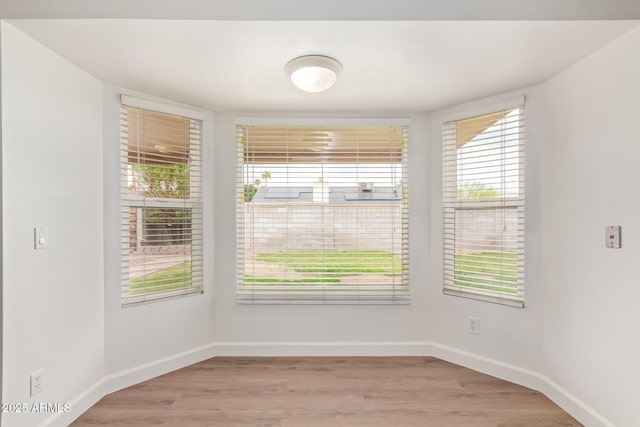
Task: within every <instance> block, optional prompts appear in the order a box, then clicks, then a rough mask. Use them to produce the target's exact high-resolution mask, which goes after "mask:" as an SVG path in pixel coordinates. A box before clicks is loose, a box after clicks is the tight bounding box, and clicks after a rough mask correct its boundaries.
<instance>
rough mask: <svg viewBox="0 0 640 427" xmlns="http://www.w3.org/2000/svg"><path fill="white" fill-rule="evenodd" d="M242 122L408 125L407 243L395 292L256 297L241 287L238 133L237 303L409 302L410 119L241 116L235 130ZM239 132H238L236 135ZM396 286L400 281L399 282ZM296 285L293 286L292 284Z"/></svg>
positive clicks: (241, 163) (403, 212)
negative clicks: (347, 295) (345, 295)
mask: <svg viewBox="0 0 640 427" xmlns="http://www.w3.org/2000/svg"><path fill="white" fill-rule="evenodd" d="M241 126H265V127H269V126H273V127H280V126H284V127H296V126H304V127H332V126H336V127H341V126H348V127H357V126H363V127H365V126H400V127H403V128H406V130H405V133H404V135H405V137H406V140H405V141H406V143H405V146H404V147H403V151H402V152H403V161H402V164H403V167H404V183H405V184H404V194H403V196H402V198H401V209H402V210H401V218H404V219H403V221H405V222H406V226H404V228H403V229H402V231H401V235H402V242H403V243H402V244H403V245H405V246H406V251H405V252H403V254H402V258H403V259H404V260H405V261H404V263H403V270H402V271H403V272H402V277H403V278H404V287H403V288H402V289H399V288H398V289H396V291H395V295H394V294H393V292H388V291H387V290H377V291H374V290H371V291H370V293H369V294H364V293H363V294H362V295H361V297H346V298H345V297H343V298H341V297H339V296H338V295H339V293H340V292H339V291H333V292H332V291H328V290H326V289H325V290H322V291H318V292H304V295H295V294H296V290H295V289H292V290H290V291H285V292H284V293H281V294H277V293H275V292H274V293H273V297H266V298H260V297H257V298H256V297H254V296H252V295H251V291H250V290H247V289H246V288H245V289H242V288H241V286H242V283H243V280H242V279H243V275H244V265H243V263H244V259H243V256H244V247H243V243H242V242H241V240H242V237H241V236H243V229H244V224H243V222H244V218H242V217H241V216H240V204H241V203H242V202H241V201H242V200H243V186H244V180H243V169H244V167H245V166H246V164H245V163H244V156H243V155H242V154H241V149H240V148H239V145H240V144H239V141H238V138H237V137H236V141H235V143H236V145H237V146H238V151H237V161H236V171H237V172H236V174H237V178H236V239H235V241H236V254H237V258H236V262H237V265H236V276H237V277H236V303H238V304H324V305H327V304H376V305H379V304H382V305H388V304H409V303H410V277H409V236H408V229H409V206H408V194H409V193H408V191H409V190H408V188H409V184H408V180H409V172H408V169H409V158H408V156H409V154H408V152H409V148H408V145H410V143H409V142H408V141H410V120H409V119H408V118H405V117H401V118H362V119H355V118H273V117H238V118H236V120H235V128H236V132H238V128H239V127H241ZM236 136H237V135H236ZM396 286H397V285H396ZM292 288H293V287H292Z"/></svg>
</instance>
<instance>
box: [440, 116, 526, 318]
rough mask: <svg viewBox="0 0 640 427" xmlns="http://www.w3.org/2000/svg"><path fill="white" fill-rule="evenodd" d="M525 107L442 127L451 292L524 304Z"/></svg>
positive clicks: (447, 267)
mask: <svg viewBox="0 0 640 427" xmlns="http://www.w3.org/2000/svg"><path fill="white" fill-rule="evenodd" d="M524 165H525V161H524V106H521V107H518V108H510V109H506V110H502V111H498V112H494V113H490V114H485V115H482V116H477V117H471V118H465V119H461V120H456V121H452V122H447V123H445V124H444V125H443V219H444V227H443V243H444V245H443V248H444V292H445V293H447V294H451V295H457V296H465V297H470V298H475V299H481V300H486V301H490V302H498V303H503V304H508V305H517V306H523V305H524V236H525V234H524V233H525V224H524V189H525V186H524V184H525V183H524Z"/></svg>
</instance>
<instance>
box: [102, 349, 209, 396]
mask: <svg viewBox="0 0 640 427" xmlns="http://www.w3.org/2000/svg"><path fill="white" fill-rule="evenodd" d="M215 347H216V346H215V344H207V345H205V346H202V347H198V348H194V349H193V350H189V351H185V352H182V353H178V354H174V355H172V356H169V357H164V358H162V359H159V360H155V361H153V362H149V363H145V364H144V365H139V366H135V367H133V368H130V369H125V370H123V371H120V372H116V373H115V374H111V375H107V376H106V377H105V379H104V388H105V394H109V393H113V392H114V391H118V390H122V389H123V388H127V387H130V386H132V385H135V384H139V383H141V382H143V381H147V380H150V379H151V378H155V377H159V376H160V375H164V374H167V373H169V372H172V371H175V370H177V369H180V368H184V367H185V366H189V365H193V364H194V363H198V362H201V361H203V360H206V359H210V358H212V357H214V356H216V354H215V353H214V351H215Z"/></svg>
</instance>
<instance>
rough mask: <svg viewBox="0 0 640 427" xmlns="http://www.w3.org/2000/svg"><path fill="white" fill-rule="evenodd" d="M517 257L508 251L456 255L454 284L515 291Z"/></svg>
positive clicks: (508, 291)
mask: <svg viewBox="0 0 640 427" xmlns="http://www.w3.org/2000/svg"><path fill="white" fill-rule="evenodd" d="M517 279H518V272H517V258H516V254H514V253H509V252H482V253H477V254H464V255H456V257H455V273H454V284H455V285H457V286H465V287H470V288H475V289H486V290H490V291H501V292H506V293H510V294H515V293H516V292H517V289H516V287H517Z"/></svg>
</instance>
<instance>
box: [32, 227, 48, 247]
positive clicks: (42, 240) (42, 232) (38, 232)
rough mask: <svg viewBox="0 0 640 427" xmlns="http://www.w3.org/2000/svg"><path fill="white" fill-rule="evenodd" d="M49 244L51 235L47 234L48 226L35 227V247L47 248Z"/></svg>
mask: <svg viewBox="0 0 640 427" xmlns="http://www.w3.org/2000/svg"><path fill="white" fill-rule="evenodd" d="M48 246H49V236H48V235H47V227H34V228H33V248H34V249H46V248H47V247H48Z"/></svg>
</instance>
